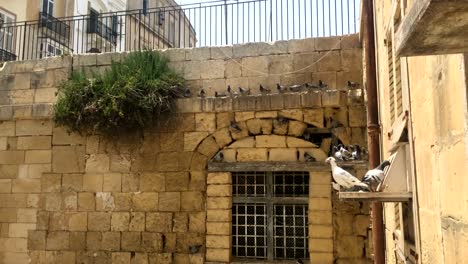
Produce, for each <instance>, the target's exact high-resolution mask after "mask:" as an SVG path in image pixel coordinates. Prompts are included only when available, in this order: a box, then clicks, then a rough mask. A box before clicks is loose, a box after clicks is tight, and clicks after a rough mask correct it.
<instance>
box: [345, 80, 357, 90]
mask: <svg viewBox="0 0 468 264" xmlns="http://www.w3.org/2000/svg"><path fill="white" fill-rule="evenodd" d="M347 85H348V88H356V87H358V86H359V83H357V82H353V81H348V82H347Z"/></svg>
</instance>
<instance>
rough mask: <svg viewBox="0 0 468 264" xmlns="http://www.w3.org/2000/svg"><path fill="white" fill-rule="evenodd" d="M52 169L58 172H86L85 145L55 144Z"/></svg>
mask: <svg viewBox="0 0 468 264" xmlns="http://www.w3.org/2000/svg"><path fill="white" fill-rule="evenodd" d="M52 170H53V171H54V172H56V173H73V172H84V170H85V147H84V146H54V147H53V148H52Z"/></svg>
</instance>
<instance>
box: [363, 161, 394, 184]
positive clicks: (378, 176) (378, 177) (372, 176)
mask: <svg viewBox="0 0 468 264" xmlns="http://www.w3.org/2000/svg"><path fill="white" fill-rule="evenodd" d="M389 165H390V161H388V160H384V161H383V162H382V163H380V164H379V166H377V167H376V168H375V169H372V170H369V171H367V172H366V175H364V178H362V182H363V183H365V184H367V185H369V187H370V189H371V190H372V191H375V190H376V189H377V187H378V186H379V184H380V183H381V182H382V180H383V178H384V169H385V168H386V167H387V166H389Z"/></svg>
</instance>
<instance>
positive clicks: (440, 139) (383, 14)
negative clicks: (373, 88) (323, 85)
mask: <svg viewBox="0 0 468 264" xmlns="http://www.w3.org/2000/svg"><path fill="white" fill-rule="evenodd" d="M376 3H377V2H376ZM412 4H416V1H411V2H408V6H407V7H406V10H410V8H411V5H412ZM375 8H376V10H375V14H376V34H377V36H380V37H379V39H377V40H378V41H376V48H377V55H378V59H377V61H379V62H381V63H380V64H379V65H378V75H379V76H380V78H379V90H380V91H379V110H380V118H381V122H382V132H383V135H384V136H382V150H383V151H384V152H383V153H384V155H383V158H386V157H388V156H389V149H390V148H391V144H390V142H389V140H388V137H387V136H385V135H386V134H387V133H388V132H390V131H391V129H392V127H391V126H390V116H389V112H390V111H389V110H388V109H389V103H388V88H387V87H388V84H387V83H388V81H387V80H388V78H387V76H388V72H387V67H386V65H385V64H386V60H387V48H386V47H385V44H384V41H383V36H385V35H386V34H387V29H386V27H387V26H388V24H389V23H388V22H389V21H391V19H392V18H391V17H390V12H388V10H389V8H391V3H390V2H385V1H380V2H378V4H376V7H375ZM467 62H468V60H467V56H466V55H465V56H464V55H463V54H452V55H438V56H435V55H434V56H417V57H408V58H404V60H403V63H404V66H405V67H406V68H407V69H408V70H407V74H406V75H403V76H402V80H407V82H408V87H409V89H408V93H409V96H410V99H411V100H410V113H409V117H410V119H409V121H408V124H409V125H408V129H409V130H410V131H411V132H412V138H410V139H409V140H410V141H412V143H413V144H414V145H413V146H414V147H413V155H412V156H411V157H409V159H410V162H408V164H410V165H412V167H411V170H414V175H415V180H414V181H413V182H412V187H413V200H412V201H411V202H412V204H413V208H415V210H414V211H415V212H416V213H415V214H414V217H415V236H416V237H415V240H416V241H415V244H416V249H415V251H416V253H417V254H418V255H419V261H420V263H447V264H448V263H464V262H466V257H467V253H466V248H467V247H468V210H467V208H468V187H467V186H468V177H467V175H468V173H467V172H468V151H467V150H468V137H467V135H468V122H467V117H468V107H467V94H468V90H467V80H468V75H467V72H466V69H467V66H468V65H467ZM404 92H405V91H404ZM410 135H411V134H410ZM394 208H395V205H394V204H393V203H388V204H386V205H385V232H386V234H385V235H386V247H387V249H386V252H387V255H386V256H387V261H388V262H389V263H396V259H395V258H396V255H395V252H394V249H395V247H396V246H395V242H394V240H393V232H394V231H395V219H394V215H395V213H394Z"/></svg>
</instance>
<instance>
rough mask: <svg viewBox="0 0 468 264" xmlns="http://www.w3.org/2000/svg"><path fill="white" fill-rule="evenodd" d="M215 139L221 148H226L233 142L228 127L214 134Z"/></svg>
mask: <svg viewBox="0 0 468 264" xmlns="http://www.w3.org/2000/svg"><path fill="white" fill-rule="evenodd" d="M213 137H214V139H215V141H216V143H217V144H218V147H219V148H224V147H225V146H227V145H229V144H230V143H231V142H232V138H231V133H230V131H229V128H227V127H225V128H223V129H219V130H218V131H216V132H215V133H213ZM200 147H201V145H200Z"/></svg>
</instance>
